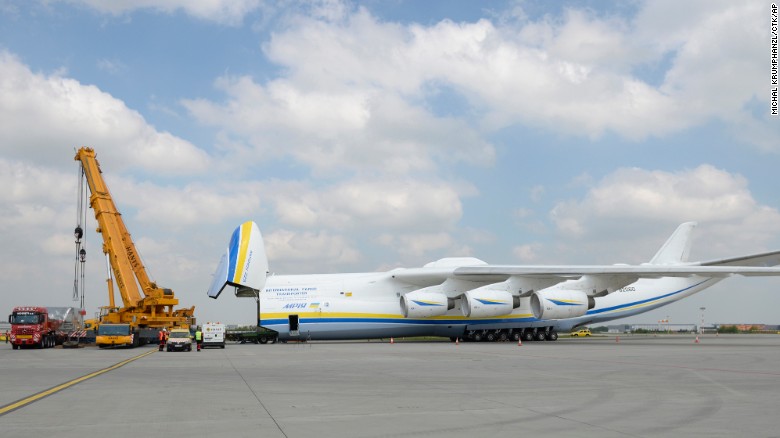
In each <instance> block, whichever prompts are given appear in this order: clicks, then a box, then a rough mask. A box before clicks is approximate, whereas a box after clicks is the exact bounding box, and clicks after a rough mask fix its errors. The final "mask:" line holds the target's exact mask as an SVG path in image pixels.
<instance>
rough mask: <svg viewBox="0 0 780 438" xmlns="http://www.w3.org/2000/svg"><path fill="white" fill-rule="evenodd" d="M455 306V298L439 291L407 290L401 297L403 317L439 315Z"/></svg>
mask: <svg viewBox="0 0 780 438" xmlns="http://www.w3.org/2000/svg"><path fill="white" fill-rule="evenodd" d="M453 308H455V300H454V299H452V298H447V295H444V294H443V293H439V292H423V291H419V290H417V291H414V292H409V293H408V294H405V295H404V296H402V297H401V313H403V315H404V318H427V317H429V316H441V315H444V314H445V313H447V311H448V310H450V309H453Z"/></svg>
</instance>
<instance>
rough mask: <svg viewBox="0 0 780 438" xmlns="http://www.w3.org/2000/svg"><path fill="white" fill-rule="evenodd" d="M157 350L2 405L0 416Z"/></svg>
mask: <svg viewBox="0 0 780 438" xmlns="http://www.w3.org/2000/svg"><path fill="white" fill-rule="evenodd" d="M155 351H157V350H156V349H154V350H152V351H148V352H146V353H143V354H139V355H138V356H135V357H131V358H130V359H127V360H123V361H122V362H119V363H117V364H114V365H111V366H110V367H108V368H103V369H102V370H99V371H95V372H94V373H90V374H87V375H86V376H81V377H78V378H76V379H73V380H71V381H70V382H65V383H63V384H61V385H57V386H55V387H54V388H50V389H47V390H45V391H41V392H39V393H37V394H35V395H31V396H29V397H27V398H24V399H22V400H19V401H17V402H14V403H11V404H8V405H5V406H3V407H0V416H2V415H5V414H7V413H9V412H11V411H13V410H16V409H19V408H21V407H23V406H26V405H29V404H30V403H32V402H34V401H38V400H40V399H42V398H44V397H47V396H50V395H52V394H54V393H56V392H59V391H62V390H63V389H65V388H70V387H71V386H73V385H75V384H77V383H81V382H83V381H85V380H87V379H91V378H93V377H95V376H99V375H101V374H103V373H107V372H109V371H111V370H115V369H117V368H119V367H121V366H122V365H126V364H128V363H130V362H132V361H134V360H138V359H140V358H142V357H144V356H148V355H150V354H152V353H154V352H155Z"/></svg>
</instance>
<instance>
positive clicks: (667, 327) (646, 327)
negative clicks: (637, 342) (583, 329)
mask: <svg viewBox="0 0 780 438" xmlns="http://www.w3.org/2000/svg"><path fill="white" fill-rule="evenodd" d="M696 330H698V326H697V325H696V324H619V325H609V326H607V333H634V332H637V331H646V332H661V333H663V332H669V333H693V332H695V331H696Z"/></svg>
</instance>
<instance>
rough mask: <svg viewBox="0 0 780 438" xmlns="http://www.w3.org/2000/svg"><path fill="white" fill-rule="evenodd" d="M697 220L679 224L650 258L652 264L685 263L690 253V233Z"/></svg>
mask: <svg viewBox="0 0 780 438" xmlns="http://www.w3.org/2000/svg"><path fill="white" fill-rule="evenodd" d="M696 225H698V223H697V222H685V223H683V224H680V226H678V227H677V229H676V230H675V231H674V233H672V235H671V236H670V237H669V239H667V240H666V243H664V244H663V246H661V249H659V250H658V252H657V253H655V256H653V258H652V259H651V260H650V264H652V265H670V264H677V263H685V262H687V261H688V257H689V256H690V254H691V235H692V234H693V229H694V228H696Z"/></svg>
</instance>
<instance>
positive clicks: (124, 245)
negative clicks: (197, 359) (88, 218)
mask: <svg viewBox="0 0 780 438" xmlns="http://www.w3.org/2000/svg"><path fill="white" fill-rule="evenodd" d="M95 157H96V154H95V151H94V150H93V149H92V148H88V147H82V148H81V149H79V150H78V152H77V153H76V157H75V160H76V161H79V162H80V163H81V167H82V169H83V176H84V178H85V179H86V181H87V184H88V185H89V190H90V193H91V196H90V200H89V202H90V207H91V208H92V210H93V211H94V213H95V219H96V220H97V222H98V229H97V231H98V232H99V233H100V234H101V235H102V237H103V253H105V254H106V257H107V259H108V264H109V266H110V275H109V278H108V280H107V283H108V293H109V302H110V303H111V306H108V307H107V308H104V309H103V311H101V315H100V317H99V319H100V323H115V324H119V323H121V324H130V325H131V327H132V328H133V329H136V328H172V327H189V326H190V324H192V323H193V321H192V315H193V313H194V311H195V307H190V308H184V309H176V310H174V306H176V305H178V304H179V300H178V299H177V298H176V297H175V296H174V293H173V291H172V290H171V289H166V288H161V287H158V286H157V284H156V283H155V282H153V281H151V280H150V279H149V275H148V274H147V272H146V268H145V267H144V265H143V263H142V262H141V257H140V256H139V253H138V250H137V249H136V247H135V244H134V243H133V239H132V238H131V236H130V233H129V232H128V231H127V227H126V226H125V223H124V221H123V220H122V214H121V213H119V210H118V209H117V208H116V205H115V204H114V200H113V198H112V197H111V193H110V192H109V190H108V186H107V185H106V182H105V181H104V180H103V176H102V171H101V170H100V163H99V162H98V161H97V159H96V158H95ZM111 275H113V277H114V280H115V283H116V286H117V289H118V290H119V294H120V296H121V297H122V304H123V307H113V303H114V299H113V297H114V291H113V286H112V284H113V283H112V281H111Z"/></svg>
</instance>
